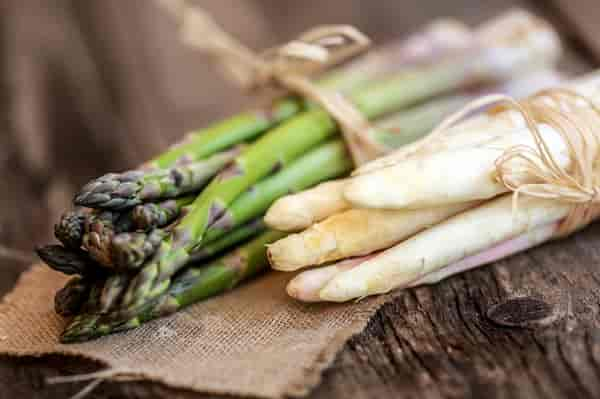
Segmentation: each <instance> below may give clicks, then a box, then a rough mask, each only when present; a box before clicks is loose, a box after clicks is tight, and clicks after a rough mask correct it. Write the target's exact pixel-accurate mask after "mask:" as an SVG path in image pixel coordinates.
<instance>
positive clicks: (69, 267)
mask: <svg viewBox="0 0 600 399" xmlns="http://www.w3.org/2000/svg"><path fill="white" fill-rule="evenodd" d="M35 251H36V253H37V255H38V256H39V257H40V259H41V260H42V261H44V262H45V263H46V264H47V265H48V266H49V267H50V268H52V269H54V270H56V271H58V272H61V273H64V274H66V275H69V276H70V275H74V274H78V275H80V276H84V277H85V276H90V277H91V276H97V275H102V274H103V270H102V268H101V267H100V266H99V265H97V264H96V263H95V262H94V261H93V260H92V259H90V257H89V256H88V254H87V253H85V252H84V251H82V250H80V249H67V248H65V247H62V246H60V245H46V246H43V247H38V248H36V249H35Z"/></svg>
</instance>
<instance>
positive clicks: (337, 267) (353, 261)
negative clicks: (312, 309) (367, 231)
mask: <svg viewBox="0 0 600 399" xmlns="http://www.w3.org/2000/svg"><path fill="white" fill-rule="evenodd" d="M372 256H373V255H368V256H361V257H359V258H350V259H346V260H343V261H340V262H337V263H335V264H333V265H331V266H324V267H318V268H315V269H312V270H307V271H305V272H302V273H300V274H298V275H297V276H296V277H294V278H293V279H292V280H290V282H289V283H288V284H287V286H286V292H287V293H288V295H289V296H291V297H292V298H295V299H298V300H299V301H303V302H320V301H321V298H320V297H319V292H320V291H321V289H323V287H325V285H326V284H327V283H328V282H329V281H331V280H332V279H333V278H334V277H335V276H336V275H338V274H339V273H341V272H343V271H346V270H350V269H351V268H353V267H355V266H358V265H359V264H361V263H362V262H364V261H365V260H367V259H369V258H370V257H372Z"/></svg>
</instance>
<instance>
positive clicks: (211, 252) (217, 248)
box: [190, 218, 266, 262]
mask: <svg viewBox="0 0 600 399" xmlns="http://www.w3.org/2000/svg"><path fill="white" fill-rule="evenodd" d="M265 228H266V227H265V224H264V223H263V221H262V218H257V219H254V220H252V221H250V222H248V223H246V224H243V225H241V226H239V227H237V228H235V229H233V230H231V231H229V232H228V233H227V234H225V235H223V236H220V238H217V239H215V240H213V241H209V240H207V243H206V244H203V245H201V246H200V248H198V249H195V250H194V251H193V253H192V256H191V258H190V262H200V261H204V260H206V259H210V258H212V257H214V256H215V255H217V254H219V253H221V252H223V251H224V250H225V249H227V248H230V247H232V246H234V245H236V244H238V243H240V242H243V241H245V240H246V239H248V238H250V237H252V236H255V235H257V234H259V233H261V232H262V231H264V230H265Z"/></svg>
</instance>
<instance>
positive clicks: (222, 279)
mask: <svg viewBox="0 0 600 399" xmlns="http://www.w3.org/2000/svg"><path fill="white" fill-rule="evenodd" d="M284 234H285V233H281V232H277V231H274V230H268V231H266V232H264V233H262V234H261V235H259V236H258V237H256V238H255V239H253V240H251V241H249V242H248V243H246V244H244V245H242V246H241V247H239V248H237V249H236V250H235V251H233V252H231V253H229V254H227V255H225V256H224V257H222V258H220V259H218V260H215V261H214V262H211V263H209V264H208V265H202V266H191V267H189V268H187V269H186V270H185V271H184V272H182V273H181V274H179V275H178V276H177V277H176V278H175V279H174V280H173V283H172V284H171V285H170V286H169V289H168V290H167V292H166V293H165V294H163V295H162V296H160V297H158V298H156V299H155V300H153V301H150V302H148V303H147V304H146V305H145V306H143V307H142V308H140V309H139V311H138V313H136V314H134V315H133V316H130V315H128V314H127V313H126V314H120V313H119V312H118V311H117V312H115V313H109V314H107V315H98V314H94V313H91V314H85V315H81V316H80V317H78V318H77V320H76V321H75V322H72V323H71V324H70V325H69V326H67V328H66V329H65V331H64V332H63V334H62V335H61V342H63V343H70V342H81V341H87V340H90V339H93V338H97V337H100V336H104V335H108V334H111V333H114V332H118V331H123V330H127V329H131V328H135V327H138V326H139V325H141V324H142V323H145V322H147V321H149V320H152V319H155V318H158V317H163V316H167V315H169V314H172V313H174V312H176V311H178V310H180V309H182V308H183V307H185V306H188V305H190V304H192V303H195V302H198V301H200V300H202V299H205V298H208V297H211V296H214V295H218V294H220V293H222V292H225V291H227V290H230V289H232V288H234V287H235V286H237V285H238V284H239V283H241V282H242V281H245V280H247V279H248V278H250V277H252V276H254V275H256V274H258V273H260V272H262V271H264V270H265V269H267V267H268V262H267V257H266V253H265V249H264V247H265V245H267V244H269V243H271V242H273V241H275V240H277V239H279V238H281V237H282V236H283V235H284Z"/></svg>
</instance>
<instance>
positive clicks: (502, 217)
mask: <svg viewBox="0 0 600 399" xmlns="http://www.w3.org/2000/svg"><path fill="white" fill-rule="evenodd" d="M512 205H513V204H512V196H511V195H504V196H502V197H500V198H498V199H495V200H493V201H489V202H487V203H485V204H484V205H481V206H480V207H478V208H475V209H473V210H470V211H467V212H463V213H461V214H459V215H457V216H454V217H452V218H450V219H448V220H446V221H445V222H442V223H440V224H438V225H436V226H433V227H432V228H430V229H428V230H425V231H423V232H421V233H419V234H416V235H415V236H413V237H411V238H409V239H408V240H405V241H403V242H401V243H400V244H398V245H396V246H394V247H392V248H390V249H388V250H386V251H384V252H382V253H381V254H380V255H378V256H376V257H374V258H372V259H369V260H367V261H366V262H363V263H362V264H360V265H359V266H357V267H354V268H352V269H350V270H348V271H345V272H343V273H341V274H339V275H337V276H335V277H334V278H333V280H331V281H330V282H329V283H327V285H326V286H325V287H324V288H323V290H321V292H320V294H319V296H320V298H321V299H322V300H324V301H333V302H344V301H348V300H351V299H354V298H361V297H364V296H368V295H374V294H381V293H385V292H389V291H391V290H393V289H395V288H400V287H406V286H408V285H410V284H411V283H413V282H414V281H417V280H419V279H421V278H422V277H423V276H425V275H427V274H428V273H432V272H434V271H437V270H440V269H441V268H443V267H444V266H446V265H449V264H452V263H454V262H457V261H459V260H460V259H463V258H465V257H467V256H470V255H473V254H476V253H478V252H481V251H482V250H484V249H486V248H490V247H492V246H494V245H497V244H498V243H500V242H503V241H506V240H508V239H511V238H514V237H516V236H518V235H520V234H523V233H524V232H527V231H529V230H532V229H534V228H536V227H538V226H541V225H545V224H548V223H553V222H557V221H559V220H561V219H563V218H564V217H565V216H566V215H567V213H568V212H569V209H570V205H569V204H566V203H562V202H558V201H551V200H542V199H537V198H533V197H523V198H521V199H520V201H519V203H518V207H517V208H516V209H513V207H512Z"/></svg>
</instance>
